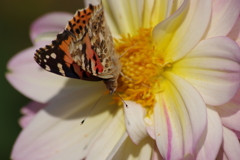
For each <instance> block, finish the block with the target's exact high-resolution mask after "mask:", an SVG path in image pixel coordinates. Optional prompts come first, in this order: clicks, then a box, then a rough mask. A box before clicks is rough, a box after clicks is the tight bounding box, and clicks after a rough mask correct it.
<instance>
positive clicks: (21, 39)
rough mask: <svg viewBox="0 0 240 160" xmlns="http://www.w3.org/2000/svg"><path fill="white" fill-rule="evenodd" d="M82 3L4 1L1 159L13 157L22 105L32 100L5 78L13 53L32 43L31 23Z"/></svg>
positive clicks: (68, 0) (67, 0) (0, 50)
mask: <svg viewBox="0 0 240 160" xmlns="http://www.w3.org/2000/svg"><path fill="white" fill-rule="evenodd" d="M82 7H83V0H42V1H34V0H23V1H19V0H10V1H6V0H5V1H1V2H0V20H1V21H0V36H1V37H0V41H1V42H0V53H1V54H0V57H1V62H0V65H1V66H0V69H1V76H0V78H1V79H0V85H1V91H0V94H1V95H0V97H1V104H0V106H1V108H0V110H1V111H0V118H1V119H0V126H2V127H1V131H0V137H1V139H0V159H1V160H8V159H10V153H11V148H12V146H13V144H14V141H15V140H16V138H17V136H18V134H19V133H20V131H21V128H20V126H19V125H18V119H19V118H20V116H21V114H20V108H21V107H22V106H24V105H26V104H27V103H28V102H29V101H30V100H29V99H28V98H26V97H24V96H23V95H21V93H19V92H18V91H17V90H15V89H14V88H13V87H12V86H11V85H10V84H9V83H8V82H7V80H6V79H5V73H6V71H7V68H6V65H7V62H8V61H9V60H10V58H11V57H12V56H13V55H15V54H17V53H18V52H20V51H21V50H23V49H25V48H28V47H30V46H32V43H31V41H30V38H29V27H30V25H31V23H32V22H33V21H34V20H35V19H36V18H38V17H40V16H42V15H43V14H46V13H49V12H53V11H66V12H71V13H74V12H75V11H76V10H77V9H80V8H82ZM33 54H34V53H33Z"/></svg>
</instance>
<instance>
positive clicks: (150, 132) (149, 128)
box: [146, 126, 156, 140]
mask: <svg viewBox="0 0 240 160" xmlns="http://www.w3.org/2000/svg"><path fill="white" fill-rule="evenodd" d="M146 129H147V133H148V135H149V136H150V137H151V138H152V139H154V140H155V139H156V137H155V131H154V126H147V128H146Z"/></svg>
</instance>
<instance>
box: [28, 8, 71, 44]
mask: <svg viewBox="0 0 240 160" xmlns="http://www.w3.org/2000/svg"><path fill="white" fill-rule="evenodd" d="M72 17H73V14H70V13H64V12H53V13H48V14H46V15H43V16H41V17H40V18H38V19H37V20H35V21H34V22H33V24H32V25H31V33H30V35H31V40H32V42H33V43H34V42H35V40H36V38H37V37H38V36H39V35H40V34H47V35H48V36H50V37H52V36H54V37H56V34H57V33H58V32H60V31H63V30H64V28H65V26H66V25H67V22H68V21H69V20H71V19H72Z"/></svg>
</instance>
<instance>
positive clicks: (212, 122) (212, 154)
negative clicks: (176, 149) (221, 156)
mask: <svg viewBox="0 0 240 160" xmlns="http://www.w3.org/2000/svg"><path fill="white" fill-rule="evenodd" d="M207 113H208V123H207V125H208V127H207V130H206V137H203V138H202V139H201V141H200V143H199V146H200V147H202V148H201V149H202V151H203V152H204V155H201V154H198V155H197V159H198V160H203V159H206V160H214V159H215V158H216V156H217V154H218V150H219V148H220V146H221V143H222V136H223V131H222V130H223V129H222V124H221V120H220V117H219V115H218V113H217V112H216V111H215V108H214V107H212V106H208V108H207ZM203 157H204V158H203Z"/></svg>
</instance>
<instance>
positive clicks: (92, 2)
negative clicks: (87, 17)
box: [84, 0, 100, 7]
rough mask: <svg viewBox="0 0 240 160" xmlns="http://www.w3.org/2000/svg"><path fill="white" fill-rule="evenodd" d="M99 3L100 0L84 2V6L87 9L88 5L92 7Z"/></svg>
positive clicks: (85, 0) (86, 0)
mask: <svg viewBox="0 0 240 160" xmlns="http://www.w3.org/2000/svg"><path fill="white" fill-rule="evenodd" d="M99 3H100V0H84V4H85V6H86V7H87V6H88V5H89V4H92V5H98V4H99Z"/></svg>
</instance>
